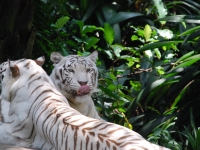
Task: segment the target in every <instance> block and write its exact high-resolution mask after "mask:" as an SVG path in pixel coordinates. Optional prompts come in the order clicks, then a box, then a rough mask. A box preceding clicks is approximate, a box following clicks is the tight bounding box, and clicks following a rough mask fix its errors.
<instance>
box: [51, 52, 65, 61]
mask: <svg viewBox="0 0 200 150" xmlns="http://www.w3.org/2000/svg"><path fill="white" fill-rule="evenodd" d="M62 58H63V56H62V55H60V54H59V53H58V52H53V53H51V57H50V59H51V61H52V62H53V63H54V64H58V63H59V62H60V61H61V59H62Z"/></svg>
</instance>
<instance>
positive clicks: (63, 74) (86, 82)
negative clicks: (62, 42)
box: [50, 51, 98, 104]
mask: <svg viewBox="0 0 200 150" xmlns="http://www.w3.org/2000/svg"><path fill="white" fill-rule="evenodd" d="M97 55H98V53H97V51H94V52H93V53H92V54H91V55H89V56H87V57H82V56H77V55H69V56H66V57H63V56H61V55H60V54H59V53H57V52H54V53H52V54H51V61H52V62H53V63H54V66H55V68H54V69H53V71H52V73H51V75H50V78H51V79H52V81H53V82H54V85H55V86H56V88H57V89H58V90H59V91H60V92H61V93H62V94H63V95H64V96H65V97H66V98H67V99H68V100H69V102H71V103H75V104H77V103H84V102H86V101H87V99H88V97H91V94H92V93H93V92H94V90H95V89H96V88H97V78H98V69H97V67H96V65H95V62H96V59H97Z"/></svg>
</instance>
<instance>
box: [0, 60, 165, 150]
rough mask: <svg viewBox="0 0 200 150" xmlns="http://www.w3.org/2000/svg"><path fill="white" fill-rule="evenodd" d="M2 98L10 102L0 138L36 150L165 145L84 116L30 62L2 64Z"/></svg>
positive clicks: (145, 149)
mask: <svg viewBox="0 0 200 150" xmlns="http://www.w3.org/2000/svg"><path fill="white" fill-rule="evenodd" d="M2 97H3V98H4V99H6V100H7V101H9V102H10V109H9V114H8V116H7V117H8V118H7V120H8V121H7V122H4V123H3V124H2V125H0V135H1V136H0V143H4V144H14V145H18V146H23V147H29V148H35V149H42V150H92V149H94V150H168V149H167V148H164V147H160V146H158V145H155V144H152V143H149V142H148V141H146V140H145V139H144V138H143V137H142V136H140V135H139V134H137V133H136V132H134V131H131V130H129V129H127V128H125V127H122V126H119V125H116V124H113V123H108V122H105V121H102V120H97V119H93V118H89V117H86V116H84V115H82V114H81V113H79V112H78V111H76V110H75V109H73V108H71V107H70V106H69V104H68V103H67V102H66V101H67V100H66V98H65V97H64V96H63V95H62V94H61V93H60V92H59V91H57V90H56V88H55V86H54V85H53V83H52V81H51V80H50V78H49V77H48V75H47V74H46V73H45V71H44V70H43V69H42V68H41V67H39V66H38V65H37V64H36V63H35V61H32V60H30V59H23V60H21V61H18V62H17V63H16V62H13V63H12V64H11V65H10V67H8V68H6V70H5V76H4V78H3V80H2Z"/></svg>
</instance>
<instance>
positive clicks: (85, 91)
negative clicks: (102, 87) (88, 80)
mask: <svg viewBox="0 0 200 150" xmlns="http://www.w3.org/2000/svg"><path fill="white" fill-rule="evenodd" d="M89 92H90V87H89V86H87V85H82V86H81V87H80V88H79V89H78V91H77V95H78V96H81V95H85V94H88V93H89Z"/></svg>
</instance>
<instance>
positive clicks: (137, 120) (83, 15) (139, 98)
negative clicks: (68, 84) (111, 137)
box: [34, 0, 200, 149]
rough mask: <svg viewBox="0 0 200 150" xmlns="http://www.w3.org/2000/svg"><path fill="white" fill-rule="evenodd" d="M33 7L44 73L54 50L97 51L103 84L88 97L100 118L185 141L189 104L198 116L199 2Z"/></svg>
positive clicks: (166, 140) (173, 142)
mask: <svg viewBox="0 0 200 150" xmlns="http://www.w3.org/2000/svg"><path fill="white" fill-rule="evenodd" d="M36 6H37V10H38V12H37V13H36V15H35V21H34V24H35V26H37V27H38V34H37V38H36V39H37V40H36V43H35V49H39V50H40V51H39V52H38V54H40V53H42V54H44V55H45V56H46V58H47V63H46V66H45V69H46V71H47V72H48V73H50V72H51V69H52V68H51V67H52V65H51V63H49V55H50V54H51V52H53V51H58V52H60V53H62V54H63V55H69V54H78V55H88V54H89V53H90V52H92V51H93V50H98V52H99V60H98V63H97V65H98V67H99V74H100V75H99V89H100V90H99V92H98V93H95V94H94V95H93V98H94V99H95V104H96V106H97V109H98V111H99V113H100V114H101V115H102V117H103V118H104V119H105V120H107V121H110V122H114V123H117V124H121V125H123V126H126V127H128V128H131V129H133V130H135V131H137V132H139V133H140V134H142V135H143V136H144V137H149V140H150V141H152V142H155V143H159V144H162V145H165V146H166V147H171V148H172V147H173V146H174V148H176V149H179V148H180V147H181V146H183V147H184V144H183V141H182V140H181V138H180V136H178V135H177V134H176V133H177V129H180V130H181V129H182V130H183V129H184V128H183V125H184V126H188V122H187V119H188V118H189V117H190V116H189V115H188V113H187V112H188V111H189V109H190V108H191V107H192V108H193V109H194V113H193V115H194V118H196V119H195V121H196V120H199V119H198V118H199V111H198V108H199V102H198V100H199V98H200V97H199V92H198V87H199V84H200V82H199V74H200V71H199V70H200V69H199V68H200V61H199V59H200V55H199V51H200V49H199V45H200V41H199V35H200V34H199V33H200V26H198V24H197V23H199V22H200V19H199V11H197V10H199V8H200V4H199V3H198V2H193V1H189V0H183V1H173V3H172V2H171V1H168V0H166V1H161V0H152V1H143V0H136V1H128V2H127V1H123V0H117V1H111V2H110V1H100V0H97V1H94V0H83V1H70V0H69V1H67V2H65V1H55V0H46V1H44V0H43V1H37V3H36ZM40 20H43V21H42V22H40ZM196 124H197V125H199V124H200V123H199V122H198V121H196ZM186 129H187V128H185V132H184V133H186V134H184V135H189V132H187V131H190V130H189V129H188V130H186ZM196 132H198V131H196ZM181 142H182V143H181Z"/></svg>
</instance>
